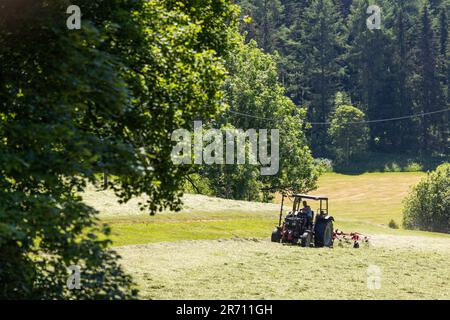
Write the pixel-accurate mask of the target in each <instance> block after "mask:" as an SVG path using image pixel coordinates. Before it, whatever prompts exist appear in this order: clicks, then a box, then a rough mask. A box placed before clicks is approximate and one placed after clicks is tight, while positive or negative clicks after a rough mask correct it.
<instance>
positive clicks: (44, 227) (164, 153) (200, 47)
mask: <svg viewBox="0 0 450 320" xmlns="http://www.w3.org/2000/svg"><path fill="white" fill-rule="evenodd" d="M69 4H70V2H69V1H64V0H58V1H50V2H49V1H45V0H37V1H36V0H7V1H2V2H1V3H0V65H1V66H2V70H1V73H0V163H1V167H0V298H29V299H30V298H32V299H34V298H39V299H42V298H72V297H76V298H110V299H115V298H129V297H134V292H132V290H131V288H130V286H131V280H130V278H129V277H128V276H126V275H125V274H124V272H123V271H122V270H121V269H120V267H119V265H118V262H117V255H116V254H115V253H114V252H112V251H110V250H108V249H107V246H108V244H109V241H108V240H105V236H107V235H108V234H109V228H108V227H107V226H103V225H100V224H99V223H98V221H97V220H96V218H95V214H96V211H95V210H94V209H93V208H91V207H89V206H87V205H86V204H84V203H83V199H82V197H81V194H82V192H83V190H84V189H85V187H86V185H87V184H88V183H92V184H94V185H96V184H98V181H97V178H98V174H97V173H100V172H108V173H109V174H110V175H112V176H113V177H114V178H113V179H111V180H110V181H109V185H108V188H110V189H112V190H114V192H115V193H116V195H117V196H118V197H119V198H120V199H121V200H120V201H122V202H124V201H127V200H129V199H130V198H132V197H134V196H138V195H141V194H146V195H147V196H148V199H149V200H148V202H147V203H145V204H142V209H147V210H149V212H151V213H155V212H156V211H158V210H162V209H163V208H166V207H168V208H170V209H174V210H176V209H178V208H179V206H180V200H179V197H180V192H179V190H180V187H181V184H182V182H183V177H182V175H183V173H184V172H185V171H184V170H185V169H184V168H182V167H179V166H175V165H174V164H172V162H171V161H170V152H171V140H170V134H171V132H172V131H173V130H174V129H175V128H178V127H180V126H189V125H190V124H191V122H192V120H193V119H194V118H195V117H196V116H199V115H200V116H202V117H204V118H205V119H207V118H210V117H213V116H214V115H215V114H217V113H218V111H219V110H220V109H221V108H222V99H223V94H222V92H221V88H222V86H223V82H224V79H225V75H226V70H225V66H224V61H223V59H222V58H221V57H222V56H225V53H226V52H227V51H228V49H229V48H230V47H231V45H232V43H231V40H230V38H229V33H228V31H227V28H228V27H229V26H230V25H232V24H233V23H234V20H235V10H234V6H233V5H231V1H228V0H220V1H215V0H206V1H202V2H198V1H194V0H192V1H184V2H178V1H162V0H155V1H144V0H142V1H141V0H138V1H122V0H80V1H77V3H76V4H77V5H78V6H80V8H81V9H82V13H83V20H82V29H81V30H68V29H67V27H66V19H67V15H66V9H67V7H68V5H69ZM102 234H103V235H104V236H101V235H102ZM70 265H80V266H81V277H82V279H81V282H82V289H80V290H68V288H67V286H66V280H67V277H68V271H67V267H68V266H70Z"/></svg>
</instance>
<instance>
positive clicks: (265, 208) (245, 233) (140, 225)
mask: <svg viewBox="0 0 450 320" xmlns="http://www.w3.org/2000/svg"><path fill="white" fill-rule="evenodd" d="M423 175H424V174H423V173H368V174H363V175H358V176H349V175H341V174H326V175H324V176H323V177H321V178H320V181H319V186H320V187H319V189H318V190H317V191H315V192H314V194H324V195H328V196H329V197H330V212H331V213H332V214H333V215H334V217H335V218H336V227H337V228H340V229H343V230H345V231H360V232H368V233H390V234H404V233H405V232H406V231H403V230H392V229H388V228H387V224H388V222H389V220H390V219H391V218H393V219H394V220H395V221H397V223H399V224H400V222H401V214H402V213H401V208H402V199H403V197H404V196H405V195H406V194H407V193H408V191H409V189H410V186H411V185H413V184H415V183H417V182H418V181H419V180H420V178H421V177H422V176H423ZM84 197H85V199H86V201H87V202H88V203H90V204H91V205H93V206H95V207H96V208H97V209H98V210H99V211H100V212H101V217H102V220H103V221H106V222H108V223H110V224H111V225H112V227H113V236H112V240H113V241H114V244H115V245H128V244H144V243H152V242H160V241H178V240H198V239H220V238H230V237H256V238H264V237H268V236H269V235H270V232H271V230H272V228H273V227H274V225H275V224H276V223H277V222H278V212H279V205H278V204H264V203H252V202H245V201H233V200H224V199H217V198H213V197H207V196H201V195H186V196H185V197H184V200H185V207H184V209H183V210H182V211H181V212H179V213H173V212H164V213H161V214H157V215H156V216H153V217H151V216H149V215H148V214H145V213H141V212H140V211H139V210H138V208H137V203H138V202H139V199H136V200H133V201H131V202H130V203H128V204H126V205H122V206H119V205H118V204H117V203H116V202H115V199H114V196H113V195H112V194H111V193H110V192H108V191H100V192H95V191H94V190H90V191H89V192H88V193H87V194H85V196H84ZM311 205H312V207H313V209H315V206H316V204H314V203H311ZM286 209H289V204H288V205H287V207H286ZM407 233H408V234H409V233H410V232H409V231H408V232H407ZM413 234H426V235H433V234H431V233H423V232H413Z"/></svg>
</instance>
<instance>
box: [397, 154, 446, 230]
mask: <svg viewBox="0 0 450 320" xmlns="http://www.w3.org/2000/svg"><path fill="white" fill-rule="evenodd" d="M403 225H404V227H405V228H407V229H419V230H425V231H435V232H446V233H450V164H449V163H444V164H442V165H440V166H439V167H438V168H437V169H436V170H435V171H433V172H430V173H428V175H427V177H425V178H424V179H422V181H420V182H419V184H417V185H416V186H415V187H414V188H413V190H412V192H411V193H410V195H409V196H408V197H407V198H406V200H405V208H404V211H403Z"/></svg>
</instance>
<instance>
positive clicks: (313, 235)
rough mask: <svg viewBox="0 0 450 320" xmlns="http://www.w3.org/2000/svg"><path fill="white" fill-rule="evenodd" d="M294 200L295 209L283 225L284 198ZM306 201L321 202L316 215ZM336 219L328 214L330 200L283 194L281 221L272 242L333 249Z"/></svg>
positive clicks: (287, 216) (273, 233) (319, 197)
mask: <svg viewBox="0 0 450 320" xmlns="http://www.w3.org/2000/svg"><path fill="white" fill-rule="evenodd" d="M285 197H288V198H293V200H294V201H293V207H292V211H290V212H289V213H288V214H287V215H286V217H285V218H284V221H283V223H282V217H283V205H284V198H285ZM306 200H314V201H319V208H318V209H317V210H316V213H315V212H314V211H313V210H312V209H311V207H309V206H308V204H307V201H306ZM333 221H334V218H333V217H332V216H330V215H329V214H328V198H327V197H321V196H310V195H305V194H292V195H285V194H283V197H282V200H281V209H280V219H279V222H278V226H277V227H276V228H275V229H274V230H273V232H272V238H271V240H272V242H282V243H292V244H300V245H301V246H302V247H310V246H312V245H314V246H315V247H332V246H333V241H334V232H333Z"/></svg>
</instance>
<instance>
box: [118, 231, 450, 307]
mask: <svg viewBox="0 0 450 320" xmlns="http://www.w3.org/2000/svg"><path fill="white" fill-rule="evenodd" d="M117 250H118V251H119V253H120V254H122V256H123V258H124V266H125V268H126V270H127V271H129V272H130V273H131V274H133V275H134V278H135V280H136V281H137V283H138V285H139V288H140V294H141V298H146V299H449V298H450V290H448V289H449V287H448V286H449V283H450V266H449V264H448V261H449V260H450V253H449V251H439V252H434V251H432V250H408V249H404V248H403V249H402V248H400V249H398V248H396V249H393V248H383V247H380V248H362V249H359V250H356V249H352V248H349V247H344V248H339V247H336V248H335V249H314V248H300V247H293V246H283V245H280V244H273V243H270V242H268V241H257V240H243V239H234V240H231V239H230V240H205V241H180V242H171V243H156V244H150V245H145V246H139V245H138V246H127V247H121V248H120V247H119V248H117ZM369 266H376V267H378V268H379V269H380V271H381V275H380V276H381V277H380V285H381V288H380V289H378V290H370V289H368V287H367V281H368V273H367V272H368V267H369Z"/></svg>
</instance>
